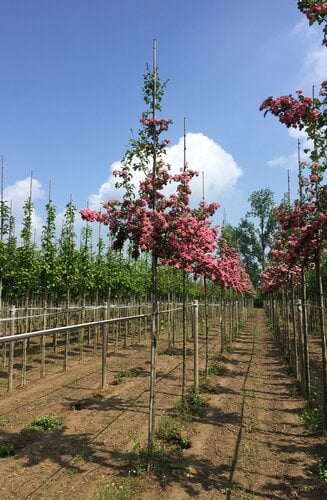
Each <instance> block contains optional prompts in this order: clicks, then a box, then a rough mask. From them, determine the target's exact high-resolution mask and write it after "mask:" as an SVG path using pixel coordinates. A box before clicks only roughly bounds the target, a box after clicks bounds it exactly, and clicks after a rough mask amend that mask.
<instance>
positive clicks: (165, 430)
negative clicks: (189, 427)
mask: <svg viewBox="0 0 327 500" xmlns="http://www.w3.org/2000/svg"><path fill="white" fill-rule="evenodd" d="M182 429H183V426H182V424H181V422H179V421H178V420H176V419H174V418H172V417H169V416H164V417H162V418H161V420H160V422H159V427H158V430H157V432H156V437H157V438H158V439H159V440H160V441H164V442H166V443H168V444H173V445H176V446H177V447H179V448H181V449H186V448H189V447H190V442H189V439H188V437H187V436H185V435H183V434H182Z"/></svg>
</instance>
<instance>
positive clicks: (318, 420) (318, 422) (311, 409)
mask: <svg viewBox="0 0 327 500" xmlns="http://www.w3.org/2000/svg"><path fill="white" fill-rule="evenodd" d="M300 418H301V422H302V423H303V424H304V425H306V426H307V427H310V428H311V429H320V428H322V422H323V415H322V412H321V409H320V408H319V407H317V406H310V405H309V406H308V407H307V408H305V409H304V410H303V412H302V415H301V417H300Z"/></svg>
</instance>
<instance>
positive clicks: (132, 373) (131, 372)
mask: <svg viewBox="0 0 327 500" xmlns="http://www.w3.org/2000/svg"><path fill="white" fill-rule="evenodd" d="M133 377H137V371H136V370H135V369H134V368H130V369H126V370H120V371H119V372H117V373H116V374H115V380H116V381H117V382H121V381H122V380H123V378H133Z"/></svg>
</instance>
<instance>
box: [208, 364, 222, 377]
mask: <svg viewBox="0 0 327 500" xmlns="http://www.w3.org/2000/svg"><path fill="white" fill-rule="evenodd" d="M225 370H226V368H225V367H224V365H222V364H221V363H214V364H212V365H210V366H209V367H208V370H207V374H208V375H209V376H210V375H223V373H224V372H225Z"/></svg>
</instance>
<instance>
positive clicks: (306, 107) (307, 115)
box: [259, 91, 318, 129]
mask: <svg viewBox="0 0 327 500" xmlns="http://www.w3.org/2000/svg"><path fill="white" fill-rule="evenodd" d="M298 92H300V91H298ZM301 92H302V91H301ZM259 109H260V111H263V110H265V113H264V115H265V116H266V114H267V113H271V114H273V115H275V116H278V118H279V121H280V122H281V123H283V124H284V125H286V126H287V127H293V128H300V129H302V128H303V127H304V124H305V123H313V122H315V121H316V120H317V119H318V111H317V110H316V109H313V100H312V99H311V97H305V96H304V95H302V94H299V96H298V98H296V99H295V98H294V97H293V96H292V95H288V96H281V97H277V98H276V99H273V98H272V97H268V98H267V99H265V100H264V101H263V103H262V104H261V106H260V108H259Z"/></svg>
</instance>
